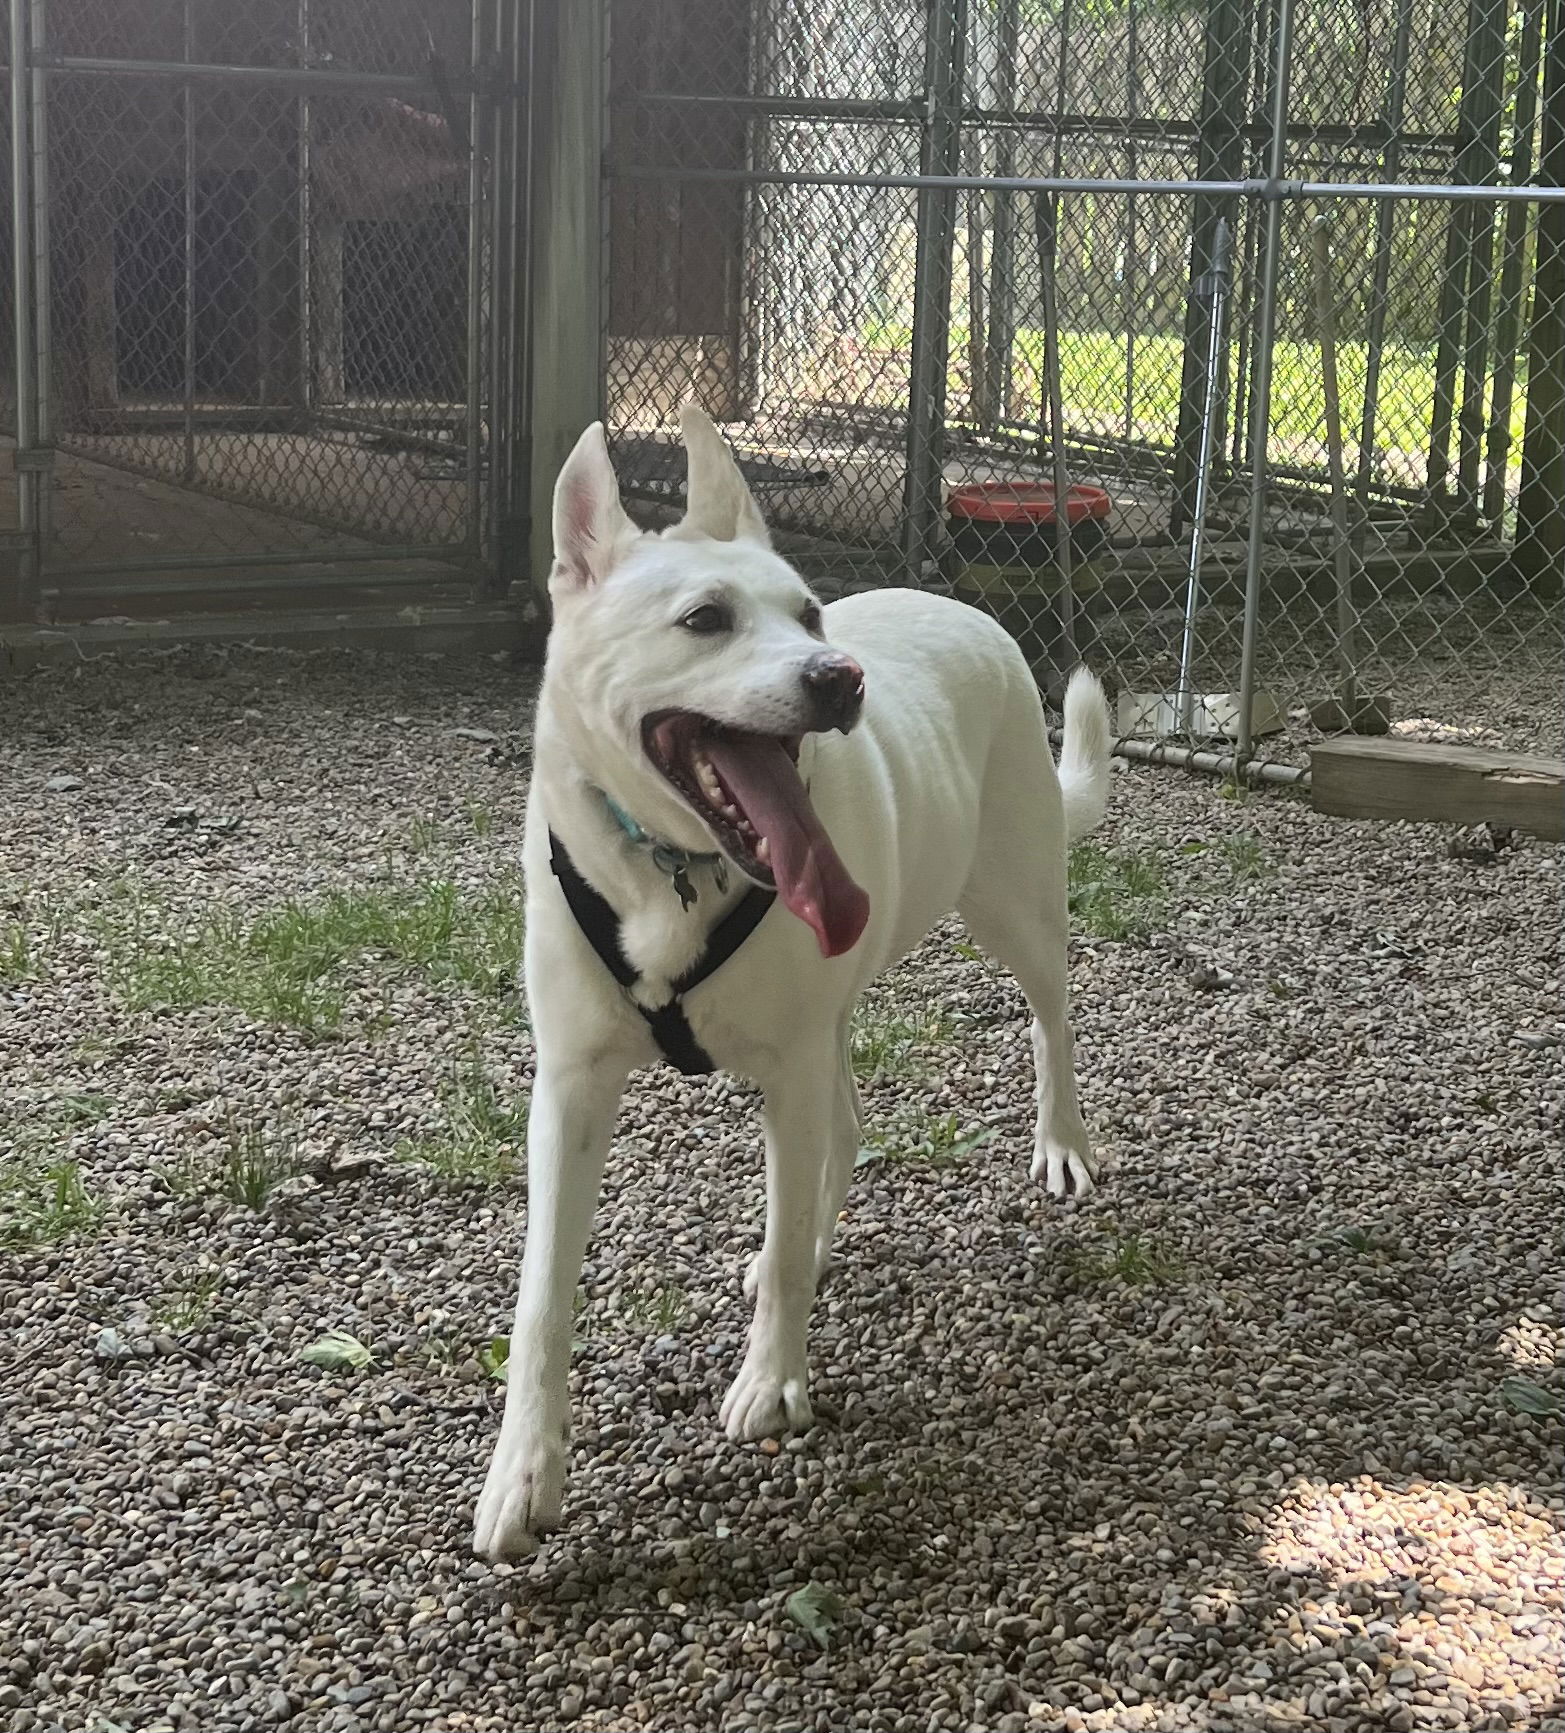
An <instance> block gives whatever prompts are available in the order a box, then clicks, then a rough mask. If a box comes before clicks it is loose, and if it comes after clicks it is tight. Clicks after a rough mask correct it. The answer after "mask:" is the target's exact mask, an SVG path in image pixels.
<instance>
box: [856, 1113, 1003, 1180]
mask: <svg viewBox="0 0 1565 1733" xmlns="http://www.w3.org/2000/svg"><path fill="white" fill-rule="evenodd" d="M993 1135H994V1130H993V1127H991V1126H987V1125H985V1126H975V1125H964V1124H963V1123H962V1121H961V1120H960V1119H959V1118H958V1117H957V1115H956V1114H954V1113H946V1114H941V1115H938V1116H937V1115H935V1114H932V1113H929V1112H927V1111H926V1110H924V1109H923V1108H912V1109H908V1110H905V1111H903V1112H901V1113H898V1114H895V1115H893V1116H891V1117H890V1118H889V1119H887V1120H886V1122H885V1123H884V1125H883V1127H882V1128H880V1130H879V1132H878V1135H876V1136H875V1137H873V1138H872V1139H871V1140H870V1142H869V1143H868V1144H867V1145H866V1146H865V1148H863V1149H861V1150H860V1151H859V1158H858V1165H859V1166H861V1167H863V1166H867V1165H868V1164H869V1163H870V1162H875V1161H886V1162H891V1163H893V1164H906V1165H909V1166H921V1167H951V1166H953V1165H954V1164H955V1163H957V1162H959V1161H965V1160H966V1158H967V1157H968V1156H970V1155H971V1154H972V1153H973V1151H974V1150H975V1149H977V1148H978V1146H979V1145H980V1144H982V1143H986V1142H987V1141H988V1140H989V1139H990V1138H991V1137H992V1136H993Z"/></svg>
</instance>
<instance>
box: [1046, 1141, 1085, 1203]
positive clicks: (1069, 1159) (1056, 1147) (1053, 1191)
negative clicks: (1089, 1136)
mask: <svg viewBox="0 0 1565 1733" xmlns="http://www.w3.org/2000/svg"><path fill="white" fill-rule="evenodd" d="M1032 1177H1033V1180H1034V1182H1035V1183H1036V1184H1038V1185H1041V1186H1042V1187H1043V1188H1044V1190H1045V1191H1047V1192H1048V1194H1049V1196H1050V1197H1085V1196H1086V1195H1087V1193H1088V1192H1089V1191H1091V1190H1092V1188H1093V1186H1094V1185H1095V1184H1096V1183H1097V1178H1098V1163H1097V1158H1096V1157H1095V1156H1094V1155H1093V1153H1092V1150H1091V1148H1090V1147H1089V1145H1088V1143H1087V1141H1086V1139H1085V1138H1083V1139H1082V1140H1081V1141H1080V1142H1079V1143H1075V1144H1069V1143H1062V1142H1060V1141H1059V1139H1058V1138H1053V1137H1042V1138H1039V1140H1038V1153H1037V1154H1036V1155H1035V1156H1034V1157H1033V1160H1032Z"/></svg>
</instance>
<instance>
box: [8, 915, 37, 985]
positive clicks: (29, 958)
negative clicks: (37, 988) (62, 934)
mask: <svg viewBox="0 0 1565 1733" xmlns="http://www.w3.org/2000/svg"><path fill="white" fill-rule="evenodd" d="M37 968H38V958H37V954H36V952H35V951H34V949H33V938H32V934H31V933H30V932H29V931H28V929H27V928H26V927H25V926H24V925H23V924H22V923H21V922H20V921H5V922H3V923H0V981H28V980H31V979H32V977H33V975H34V974H35V973H36V971H37Z"/></svg>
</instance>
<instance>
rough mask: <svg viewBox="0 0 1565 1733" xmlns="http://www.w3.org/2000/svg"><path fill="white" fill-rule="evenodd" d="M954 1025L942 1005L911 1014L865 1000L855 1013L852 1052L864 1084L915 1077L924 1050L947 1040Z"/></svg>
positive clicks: (855, 1072)
mask: <svg viewBox="0 0 1565 1733" xmlns="http://www.w3.org/2000/svg"><path fill="white" fill-rule="evenodd" d="M953 1027H954V1025H953V1023H952V1019H951V1017H950V1015H949V1014H948V1013H947V1012H946V1011H944V1010H942V1009H941V1008H940V1007H939V1006H930V1007H928V1008H927V1009H924V1010H921V1011H917V1012H915V1013H913V1014H911V1015H909V1014H908V1013H906V1012H903V1011H900V1010H898V1009H897V1008H896V1006H894V1005H891V1004H887V1003H885V1002H876V1001H873V1000H865V1001H864V1002H863V1003H861V1004H860V1006H859V1008H858V1010H857V1011H856V1012H855V1013H854V1017H853V1029H852V1033H851V1035H850V1036H849V1053H850V1055H851V1057H852V1061H853V1070H854V1074H855V1075H856V1076H857V1077H858V1079H859V1080H860V1082H862V1083H878V1082H881V1081H883V1080H884V1079H886V1078H888V1077H910V1076H916V1075H917V1074H918V1073H920V1072H921V1071H922V1070H923V1069H924V1066H923V1063H922V1058H921V1049H924V1048H928V1047H934V1046H938V1045H939V1044H940V1043H941V1042H942V1041H948V1040H949V1039H950V1038H951V1033H952V1029H953Z"/></svg>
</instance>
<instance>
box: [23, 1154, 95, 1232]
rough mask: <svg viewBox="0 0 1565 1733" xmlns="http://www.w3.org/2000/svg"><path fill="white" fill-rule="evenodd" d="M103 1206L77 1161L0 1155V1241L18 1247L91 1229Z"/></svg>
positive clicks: (25, 1155)
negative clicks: (88, 1184)
mask: <svg viewBox="0 0 1565 1733" xmlns="http://www.w3.org/2000/svg"><path fill="white" fill-rule="evenodd" d="M103 1212H104V1206H103V1204H102V1203H101V1202H99V1201H98V1199H96V1198H95V1197H94V1196H93V1195H92V1193H91V1192H89V1191H88V1190H87V1187H86V1185H85V1184H84V1182H83V1180H82V1176H81V1168H80V1167H79V1166H78V1164H77V1163H76V1162H74V1161H57V1162H41V1161H37V1160H33V1159H30V1158H29V1156H28V1155H27V1154H25V1153H23V1154H18V1155H13V1156H11V1157H9V1158H0V1246H5V1247H6V1248H7V1249H9V1250H14V1251H22V1250H26V1249H29V1248H32V1247H36V1246H43V1245H52V1244H53V1243H54V1242H55V1241H56V1240H63V1239H65V1238H67V1237H68V1236H70V1235H72V1234H82V1233H90V1232H91V1231H92V1229H93V1228H95V1227H96V1226H97V1225H98V1223H99V1221H100V1220H101V1219H102V1217H103Z"/></svg>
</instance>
